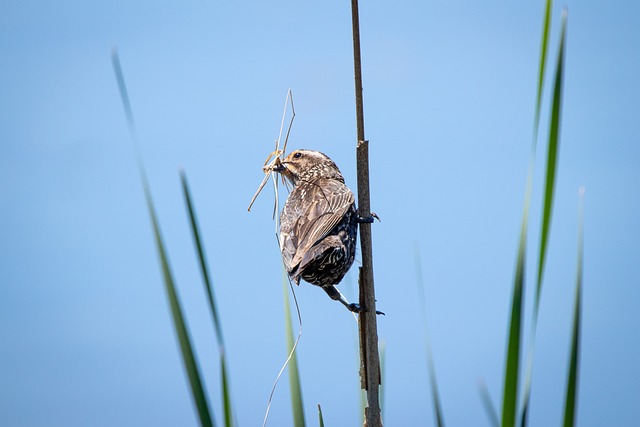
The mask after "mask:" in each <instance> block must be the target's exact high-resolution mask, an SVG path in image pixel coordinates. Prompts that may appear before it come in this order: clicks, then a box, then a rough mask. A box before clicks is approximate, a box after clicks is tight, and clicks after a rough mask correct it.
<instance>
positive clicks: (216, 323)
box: [180, 171, 234, 427]
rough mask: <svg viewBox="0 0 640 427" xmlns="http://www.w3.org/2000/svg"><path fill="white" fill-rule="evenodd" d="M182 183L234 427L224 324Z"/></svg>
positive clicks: (227, 419) (229, 425)
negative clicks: (221, 320)
mask: <svg viewBox="0 0 640 427" xmlns="http://www.w3.org/2000/svg"><path fill="white" fill-rule="evenodd" d="M180 182H181V184H182V193H183V195H184V199H185V204H186V206H187V212H188V214H189V223H190V225H191V234H192V236H193V241H194V244H195V247H196V253H197V255H198V264H199V266H200V272H201V273H202V279H203V281H204V284H205V290H206V292H207V301H208V302H209V308H210V309H211V318H212V321H213V328H214V330H215V332H216V339H217V341H218V350H219V352H220V372H221V373H220V375H221V388H222V408H223V411H224V425H225V427H233V425H234V416H233V405H232V403H231V392H230V387H229V374H228V372H227V363H226V360H225V346H224V336H223V335H222V324H221V322H220V317H219V316H218V309H217V305H216V300H215V294H214V292H213V284H212V280H211V274H210V273H209V266H208V264H207V262H206V256H205V250H204V245H203V243H202V238H201V237H200V235H201V233H200V228H199V227H198V219H197V216H196V212H195V208H194V205H193V198H192V197H191V190H190V189H189V183H188V181H187V176H186V174H185V172H184V171H180Z"/></svg>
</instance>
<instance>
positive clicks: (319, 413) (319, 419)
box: [318, 403, 324, 427]
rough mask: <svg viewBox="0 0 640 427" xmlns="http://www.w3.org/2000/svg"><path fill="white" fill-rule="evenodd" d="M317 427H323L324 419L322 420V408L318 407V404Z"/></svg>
mask: <svg viewBox="0 0 640 427" xmlns="http://www.w3.org/2000/svg"><path fill="white" fill-rule="evenodd" d="M318 425H319V426H320V427H324V419H323V418H322V408H321V407H320V404H319V403H318Z"/></svg>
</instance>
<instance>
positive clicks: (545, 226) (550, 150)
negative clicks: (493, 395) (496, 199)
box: [520, 0, 564, 427]
mask: <svg viewBox="0 0 640 427" xmlns="http://www.w3.org/2000/svg"><path fill="white" fill-rule="evenodd" d="M551 7H552V2H551V0H547V2H546V7H545V15H544V23H543V31H542V34H543V35H542V46H541V48H540V69H539V75H538V93H537V98H536V116H535V124H534V141H533V146H534V147H535V145H536V140H537V135H538V127H539V119H540V108H541V99H542V88H543V85H544V70H545V64H546V61H547V46H548V39H549V26H550V21H551ZM561 38H562V39H563V40H564V21H563V29H562V37H561ZM563 43H564V42H563ZM556 84H557V76H556ZM555 95H556V93H555V91H554V104H553V105H554V107H555V100H556V96H555ZM556 113H557V114H558V116H556ZM551 115H552V125H551V131H550V136H549V141H548V142H549V143H548V145H547V175H546V181H545V192H544V196H543V197H544V204H543V216H542V228H541V231H540V252H539V254H538V271H537V278H536V290H535V297H534V302H533V315H532V317H533V318H532V322H531V335H530V337H529V351H528V356H527V369H526V374H525V382H524V384H525V385H524V393H523V403H522V414H521V419H520V425H521V427H526V425H527V415H528V412H529V402H530V396H531V381H532V375H533V352H534V348H535V335H536V329H537V323H538V312H539V308H540V298H541V296H542V280H543V277H544V267H545V262H546V257H547V247H548V240H549V231H550V224H551V208H552V204H553V203H552V202H553V193H554V184H555V174H556V167H557V148H558V134H557V133H556V134H555V137H553V135H554V127H553V120H554V117H555V118H556V119H557V121H556V124H559V110H558V111H556V110H555V108H553V109H552V114H551ZM555 130H556V131H557V130H558V127H557V126H556V128H555ZM533 151H534V152H535V150H533ZM532 155H533V154H532Z"/></svg>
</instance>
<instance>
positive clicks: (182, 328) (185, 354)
mask: <svg viewBox="0 0 640 427" xmlns="http://www.w3.org/2000/svg"><path fill="white" fill-rule="evenodd" d="M111 61H112V64H113V69H114V72H115V75H116V80H117V82H118V89H119V90H120V98H121V99H122V104H123V107H124V110H125V114H126V116H127V121H128V124H129V131H130V133H131V139H132V141H133V143H134V148H135V152H136V160H137V162H138V170H139V172H140V177H141V180H142V186H143V189H144V195H145V199H146V201H147V208H148V209H149V216H150V217H151V224H152V227H153V233H154V237H155V242H156V249H157V251H158V256H159V258H160V264H161V267H162V275H163V278H164V283H165V290H166V292H167V297H168V299H169V306H170V308H171V314H172V317H173V324H174V327H175V330H176V335H177V336H178V342H179V344H180V350H181V353H182V360H183V362H184V366H185V369H186V371H187V377H188V378H189V384H190V386H191V395H192V397H193V400H194V402H195V404H196V408H197V410H198V416H199V418H200V425H202V426H207V427H208V426H214V425H215V424H214V422H213V418H212V417H211V413H210V411H209V405H208V403H207V398H206V395H205V393H204V388H203V387H202V381H201V379H200V378H201V377H200V372H199V370H198V365H197V364H196V360H195V356H194V353H193V349H192V346H191V340H190V339H189V333H188V332H187V327H186V325H185V322H184V316H183V315H182V309H181V307H180V301H179V299H178V294H177V292H176V289H175V285H174V281H173V275H172V274H171V269H170V267H169V260H168V257H167V254H166V250H165V246H164V242H163V240H162V236H161V234H160V227H159V225H158V219H157V216H156V212H155V208H154V205H153V199H152V197H151V190H150V189H149V183H148V181H147V175H146V171H145V168H144V164H143V162H142V156H141V155H140V151H139V148H138V145H137V136H136V132H135V122H134V120H133V113H132V109H131V103H130V102H129V95H128V92H127V86H126V83H125V79H124V74H123V73H122V67H121V66H120V59H119V57H118V51H117V49H116V48H115V47H114V48H113V49H112V50H111Z"/></svg>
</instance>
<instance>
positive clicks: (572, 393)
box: [563, 188, 584, 427]
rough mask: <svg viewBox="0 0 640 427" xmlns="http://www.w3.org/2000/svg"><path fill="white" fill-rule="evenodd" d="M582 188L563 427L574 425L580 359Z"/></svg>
mask: <svg viewBox="0 0 640 427" xmlns="http://www.w3.org/2000/svg"><path fill="white" fill-rule="evenodd" d="M583 203H584V188H580V209H579V211H578V217H579V219H578V224H579V225H578V263H577V264H578V266H577V272H576V300H575V308H574V312H573V331H572V333H571V355H570V357H569V376H568V378H567V393H566V399H565V405H564V422H563V425H564V427H573V426H575V424H576V421H575V419H576V406H577V398H578V368H579V357H580V329H581V318H582V270H583V266H582V261H583V246H584V244H583V212H584V209H583V206H584V204H583Z"/></svg>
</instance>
